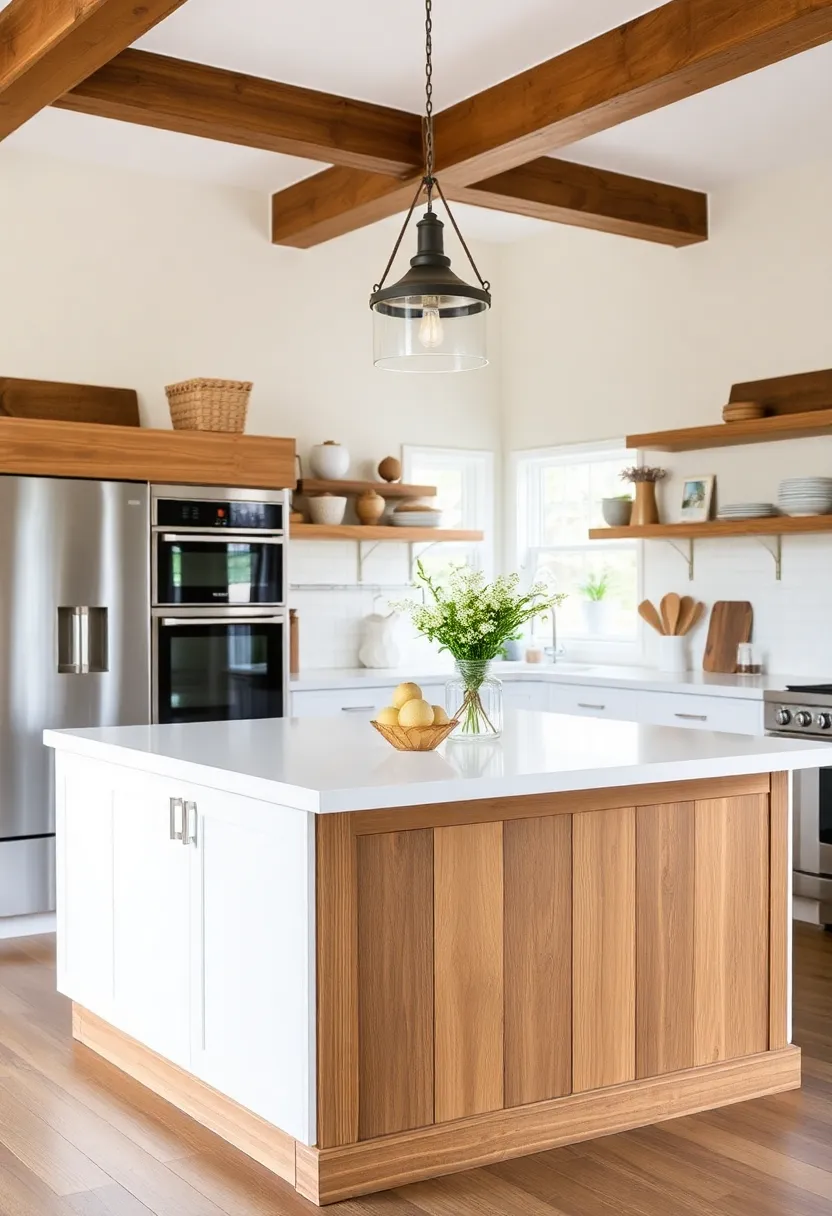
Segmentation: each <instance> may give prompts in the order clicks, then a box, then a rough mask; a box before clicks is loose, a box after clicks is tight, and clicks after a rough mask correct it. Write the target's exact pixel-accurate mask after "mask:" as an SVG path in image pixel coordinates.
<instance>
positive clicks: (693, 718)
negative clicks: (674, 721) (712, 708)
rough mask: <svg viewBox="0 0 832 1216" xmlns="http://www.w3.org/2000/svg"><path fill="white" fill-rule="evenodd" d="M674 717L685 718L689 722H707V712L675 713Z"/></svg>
mask: <svg viewBox="0 0 832 1216" xmlns="http://www.w3.org/2000/svg"><path fill="white" fill-rule="evenodd" d="M673 716H674V718H684V719H685V721H687V722H707V721H708V715H707V714H674V715H673Z"/></svg>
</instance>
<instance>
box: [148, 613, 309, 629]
mask: <svg viewBox="0 0 832 1216" xmlns="http://www.w3.org/2000/svg"><path fill="white" fill-rule="evenodd" d="M156 619H157V620H158V622H159V624H160V625H163V626H164V627H165V628H166V629H167V628H170V627H171V626H173V627H175V626H177V625H285V624H286V617H285V616H163V617H157V618H156Z"/></svg>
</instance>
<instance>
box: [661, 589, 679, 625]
mask: <svg viewBox="0 0 832 1216" xmlns="http://www.w3.org/2000/svg"><path fill="white" fill-rule="evenodd" d="M681 608H682V600H681V597H680V596H678V595H677V594H676V592H675V591H671V592H669V593H668V594H667V595H664V596H662V602H661V610H662V624H663V625H664V631H665V633H666V634H668V635H672V634H675V633H676V626H677V625H678V624H679V612H680V611H681Z"/></svg>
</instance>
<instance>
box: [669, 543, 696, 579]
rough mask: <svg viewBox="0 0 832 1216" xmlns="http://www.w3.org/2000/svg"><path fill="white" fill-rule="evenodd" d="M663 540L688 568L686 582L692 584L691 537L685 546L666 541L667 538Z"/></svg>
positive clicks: (692, 548)
mask: <svg viewBox="0 0 832 1216" xmlns="http://www.w3.org/2000/svg"><path fill="white" fill-rule="evenodd" d="M664 539H665V540H666V541H667V544H669V545H670V547H671V549H675V550H676V552H677V553H678V554H679V556H680V557H681V558H682V560H683V561H684V562H685V563H686V565H687V568H688V582H691V583H692V582H693V571H694V560H693V558H694V540H693V537H690V539H689V540H688V542H687V544H686V545H685V544H678V543H677V542H676V541H675V540H668V539H667V537H665V538H664Z"/></svg>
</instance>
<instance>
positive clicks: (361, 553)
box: [355, 540, 382, 583]
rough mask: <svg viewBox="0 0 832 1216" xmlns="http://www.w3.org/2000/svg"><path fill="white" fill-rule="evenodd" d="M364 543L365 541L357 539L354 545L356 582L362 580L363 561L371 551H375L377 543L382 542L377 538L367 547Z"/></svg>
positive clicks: (361, 581)
mask: <svg viewBox="0 0 832 1216" xmlns="http://www.w3.org/2000/svg"><path fill="white" fill-rule="evenodd" d="M365 543H366V542H365V541H361V540H360V541H358V543H357V544H356V546H355V554H356V558H355V573H356V582H358V583H363V582H364V563H365V561H366V560H367V558H368V557H369V556H370V555H371V554H372V553H375V551H376V549H377V548H378V547H379V545H380V544H381V543H382V542H381V541H380V540H377V541H376V542H375V544H372V545H370V546H369V548H367V549H365V548H364V545H365Z"/></svg>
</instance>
